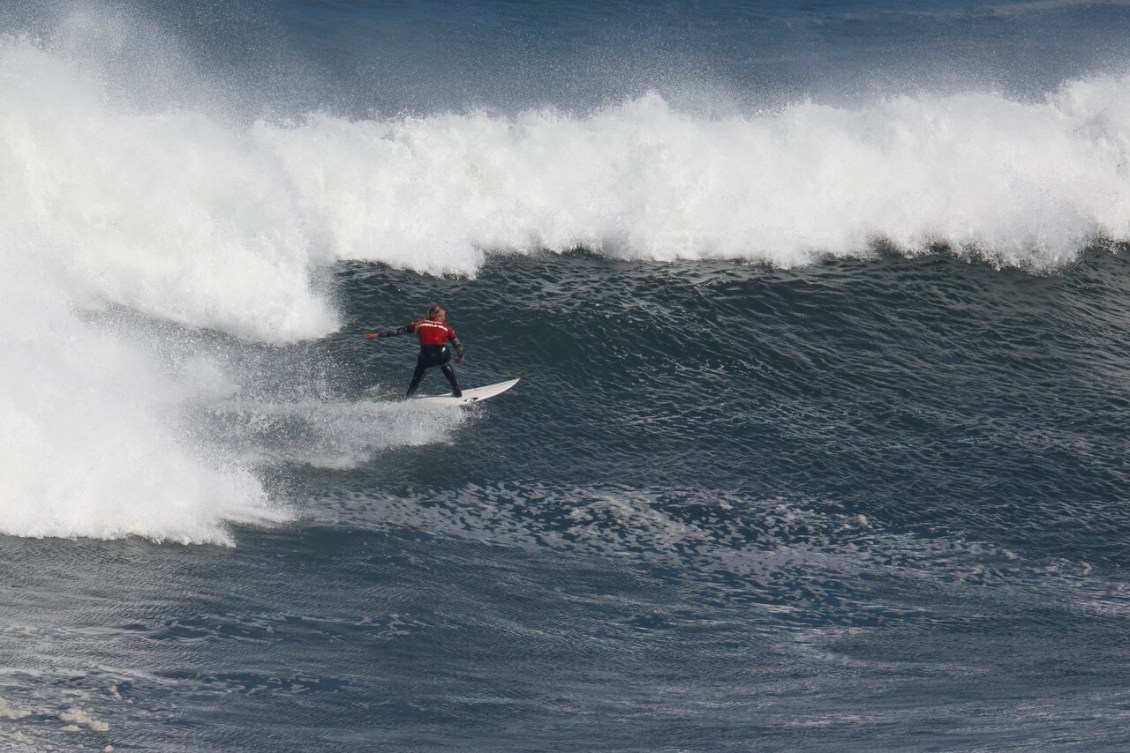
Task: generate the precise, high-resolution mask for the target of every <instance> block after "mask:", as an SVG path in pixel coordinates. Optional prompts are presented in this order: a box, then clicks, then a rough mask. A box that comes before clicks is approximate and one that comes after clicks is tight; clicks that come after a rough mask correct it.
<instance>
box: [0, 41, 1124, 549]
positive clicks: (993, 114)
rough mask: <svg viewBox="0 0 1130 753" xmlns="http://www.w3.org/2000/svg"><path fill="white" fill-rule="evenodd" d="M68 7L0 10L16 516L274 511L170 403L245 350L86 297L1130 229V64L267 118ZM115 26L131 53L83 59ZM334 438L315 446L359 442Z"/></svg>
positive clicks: (1072, 237) (1063, 258) (324, 315)
mask: <svg viewBox="0 0 1130 753" xmlns="http://www.w3.org/2000/svg"><path fill="white" fill-rule="evenodd" d="M85 23H87V24H90V23H95V22H93V21H90V20H89V19H87V20H86V21H85ZM65 36H66V38H68V39H75V38H83V39H86V40H87V42H86V46H85V47H83V49H82V51H81V54H76V53H75V52H74V50H73V49H72V48H71V47H68V46H67V45H66V44H62V45H55V44H53V43H51V42H40V41H36V40H33V39H30V38H27V37H21V36H0V206H2V207H3V213H2V215H0V249H2V250H0V345H2V346H3V348H4V352H5V362H4V365H3V366H2V367H0V457H3V458H4V467H3V473H0V530H2V531H4V532H7V533H12V534H18V535H28V536H44V535H59V536H76V535H81V536H103V537H104V536H120V535H144V536H149V537H152V538H155V539H174V540H182V541H227V540H228V536H229V534H228V533H227V532H226V528H225V526H226V524H228V523H230V522H232V521H248V520H250V521H255V520H262V521H269V520H277V519H279V518H280V517H285V515H286V513H285V512H283V511H280V510H278V509H276V508H275V507H274V506H273V505H272V504H271V502H270V500H268V498H267V495H266V493H265V492H264V490H263V488H262V486H261V485H260V483H259V482H258V480H257V479H256V477H255V475H254V473H253V472H252V471H251V470H249V469H248V468H247V467H245V465H243V464H240V463H237V462H233V461H232V460H231V459H230V458H226V459H222V452H221V451H219V450H217V447H220V446H221V445H220V444H219V443H217V442H214V441H211V440H210V438H209V437H207V436H203V437H201V436H198V435H190V433H189V432H188V431H186V429H185V426H184V425H183V422H182V421H181V420H180V416H181V413H182V409H183V407H184V406H185V405H186V404H189V403H191V402H192V401H196V400H200V399H203V398H205V397H209V396H211V395H212V393H214V392H215V391H216V389H218V388H217V387H216V385H221V387H222V385H224V384H226V383H228V382H230V383H232V384H238V383H241V382H242V381H244V376H245V375H240V374H229V373H226V372H225V369H226V368H228V367H225V366H223V365H222V361H221V360H217V359H213V358H212V357H211V354H210V353H209V352H208V351H207V348H206V347H205V348H203V349H202V350H201V351H200V352H198V353H187V354H185V355H184V357H181V358H180V359H179V360H178V361H177V363H179V364H180V370H179V371H178V370H177V369H175V368H170V362H169V359H168V358H167V357H166V355H167V354H165V353H163V351H164V349H165V347H166V346H165V345H164V344H162V343H161V342H160V340H159V339H158V338H157V337H156V336H146V335H144V334H143V335H140V336H139V334H138V332H137V331H136V330H135V331H132V332H131V333H130V334H124V333H123V331H121V330H119V329H116V328H114V327H113V326H109V325H107V324H106V322H105V321H104V320H103V318H98V317H94V318H92V317H91V316H90V314H91V312H97V311H103V312H113V311H127V312H136V313H139V314H141V315H143V316H144V317H148V318H149V319H152V320H155V321H158V322H172V323H175V324H177V325H180V326H182V327H184V328H188V329H189V330H193V329H210V330H216V331H219V332H223V333H226V334H227V335H230V336H233V337H235V338H239V339H242V340H248V341H254V342H264V343H269V344H277V345H282V344H287V343H292V342H295V341H298V340H303V339H309V338H317V337H320V336H323V335H325V334H327V333H330V332H333V331H334V330H335V329H337V328H338V327H339V325H340V322H339V319H338V314H337V312H336V310H335V308H334V306H333V304H332V301H331V299H330V297H329V294H328V291H326V290H325V289H323V288H322V286H320V285H319V284H318V281H319V279H321V278H322V277H323V276H324V274H325V272H326V270H327V269H328V268H329V267H330V266H331V265H332V264H333V263H335V262H336V261H338V260H371V261H375V262H383V263H386V264H389V265H393V266H397V267H402V268H407V269H412V270H417V271H420V272H425V273H432V274H442V273H458V274H468V275H473V274H474V273H475V272H476V271H477V270H478V269H479V268H480V267H481V265H482V264H483V263H484V259H485V254H486V253H488V252H499V253H502V254H506V253H509V254H526V253H533V252H538V251H542V250H550V251H558V252H560V251H566V250H570V249H574V248H577V247H585V248H588V249H590V250H592V251H595V252H598V253H603V254H607V255H610V256H615V257H621V258H628V259H647V260H672V259H700V258H727V259H740V260H749V261H755V262H763V263H768V264H773V265H779V266H786V267H787V266H792V265H798V264H805V263H812V262H814V261H817V260H818V259H819V258H820V257H821V256H823V255H866V254H868V253H869V250H870V249H871V248H872V247H873V244H874V243H875V242H876V241H883V242H887V243H890V244H894V245H895V246H896V247H898V248H901V249H902V250H904V251H905V252H907V253H917V252H921V251H923V250H925V249H927V248H929V247H930V246H931V245H932V244H936V243H944V244H949V245H951V246H952V247H955V248H958V249H965V250H969V251H970V252H971V253H977V254H982V255H984V256H986V257H988V258H990V259H991V260H993V261H994V262H996V263H1000V264H1004V265H1019V266H1024V267H1033V268H1039V269H1046V268H1049V267H1050V268H1054V267H1055V266H1057V265H1061V264H1063V263H1065V262H1067V261H1069V260H1071V259H1073V258H1075V257H1076V255H1077V254H1078V253H1079V252H1080V250H1081V248H1082V247H1083V245H1084V244H1085V243H1087V242H1088V241H1089V240H1091V239H1094V238H1106V239H1115V240H1126V239H1128V238H1130V209H1128V207H1130V76H1120V75H1107V76H1096V77H1094V78H1091V79H1088V80H1082V81H1072V82H1067V83H1065V84H1064V85H1063V86H1062V87H1061V88H1060V89H1059V90H1058V91H1056V92H1053V93H1051V94H1049V95H1048V96H1047V97H1046V98H1044V99H1043V100H1040V101H1032V102H1020V101H1011V100H1009V99H1006V98H1004V97H1001V96H998V95H995V94H992V93H969V94H963V95H946V96H940V95H930V94H915V95H907V96H904V97H900V98H891V99H886V100H882V101H876V102H874V103H872V104H871V105H870V106H867V107H861V108H858V109H842V108H834V107H829V106H824V105H821V104H819V103H815V102H801V103H798V104H795V105H793V106H790V107H786V108H783V109H779V110H775V111H767V112H760V113H748V114H746V115H742V116H730V117H702V116H698V115H692V114H688V113H684V112H680V111H677V110H675V109H673V108H672V107H670V106H669V105H668V104H667V103H666V102H665V101H664V99H663V97H662V96H661V95H659V94H657V93H649V94H646V95H643V96H641V97H639V98H637V99H634V100H631V101H627V102H624V103H622V104H619V105H615V106H610V107H607V108H606V109H603V110H599V111H595V112H589V113H573V112H566V111H560V110H556V109H553V108H540V109H531V110H529V111H527V112H525V113H521V114H518V115H514V116H510V115H501V114H492V113H490V112H482V111H481V112H467V113H448V114H435V115H427V116H418V117H412V116H398V117H392V118H372V119H368V120H352V119H347V118H342V117H335V116H333V115H329V114H325V113H312V114H307V115H304V116H301V117H298V118H295V119H292V120H285V121H284V120H280V119H270V120H268V119H261V120H258V121H254V122H251V121H247V120H240V119H239V118H232V117H228V116H224V117H221V116H220V115H219V114H218V112H214V111H211V110H210V109H209V108H208V107H205V106H197V105H199V102H200V101H202V100H201V98H200V97H198V96H195V94H198V92H195V93H194V96H193V97H189V98H182V99H181V100H178V99H177V97H176V96H175V95H176V93H175V92H172V93H170V95H169V96H168V97H166V98H161V97H155V98H154V99H153V100H152V101H150V102H148V103H146V102H139V101H138V98H137V97H136V96H134V97H127V98H122V95H121V93H122V92H127V91H131V87H130V81H129V80H123V79H122V78H121V77H122V76H127V77H128V75H129V72H130V66H131V65H132V66H133V67H134V68H141V67H144V66H145V65H146V61H145V59H144V57H145V56H144V55H138V56H137V60H136V61H134V62H133V63H129V62H128V61H126V62H122V59H121V57H122V56H121V54H120V52H121V46H122V45H123V44H124V42H123V41H122V40H121V39H119V38H118V37H116V36H115V35H113V34H109V35H101V36H100V35H97V34H92V35H83V34H76V33H75V32H74V30H73V28H72V29H71V30H70V31H69V32H68V34H67V35H65ZM103 38H106V39H108V40H109V41H106V42H105V44H107V45H110V46H114V45H117V47H116V48H115V50H116V51H111V52H112V53H113V54H114V55H116V57H115V61H116V63H115V65H114V66H109V67H106V66H103V67H99V66H98V65H96V64H92V62H94V63H96V62H97V56H98V43H99V42H98V40H100V39H103ZM90 40H94V41H93V42H91V41H90ZM111 52H108V53H107V55H110V54H111ZM166 68H167V66H166ZM163 70H164V69H163ZM150 74H151V72H150ZM138 75H139V76H141V72H140V71H139V72H138ZM161 75H162V76H163V77H165V78H169V79H170V80H175V77H172V76H171V75H170V72H169V71H168V70H164V73H162V74H161ZM114 77H118V78H114ZM147 80H148V81H149V84H148V87H147V89H146V90H147V91H149V90H153V89H154V88H155V87H154V86H153V85H152V84H153V82H152V75H149V78H148V79H147ZM193 86H194V87H198V86H199V81H198V80H197V79H194V81H193ZM189 100H191V101H192V102H193V103H195V104H194V105H193V106H187V105H185V102H186V101H189ZM229 115H230V114H229ZM110 318H111V319H112V316H111V317H110ZM201 370H203V372H205V373H207V375H208V377H209V378H208V379H205V380H202V381H201V380H199V379H196V378H195V377H194V374H197V375H198V374H199V373H200V372H201ZM333 420H334V421H337V422H339V423H344V424H349V423H350V421H349V420H344V421H343V420H342V419H341V417H340V416H339V417H337V418H335V419H333ZM388 431H389V432H391V434H390V435H389V436H387V437H381V438H379V439H377V438H374V437H369V439H368V440H367V441H369V443H370V445H371V446H374V447H376V446H389V445H392V444H396V443H397V442H398V441H399V440H398V439H397V437H399V436H400V435H401V433H403V437H402V439H403V443H413V442H417V441H420V440H419V437H420V428H419V427H407V428H404V427H401V429H398V428H397V427H396V426H390V427H389V429H388ZM424 434H425V435H427V436H428V437H431V438H432V439H436V436H435V435H434V433H433V432H430V431H424ZM442 435H443V431H442V430H441V431H440V436H439V437H438V439H439V440H442ZM429 441H431V440H429ZM332 445H333V442H332V438H331V439H329V440H325V441H323V442H321V444H320V445H319V446H320V447H332ZM346 450H348V451H347V452H344V453H338V451H337V450H332V451H331V452H330V453H329V455H327V457H326V458H323V462H325V463H326V464H330V465H333V464H335V463H344V462H349V463H355V462H361V461H360V460H359V459H358V455H357V452H356V450H357V448H356V447H353V448H352V449H350V448H346ZM335 453H336V454H335ZM264 454H266V455H270V454H271V453H269V452H268V453H264ZM284 454H286V453H284ZM362 454H363V453H362ZM330 456H333V457H337V458H339V460H334V459H333V457H330ZM346 456H348V457H349V458H350V459H349V460H348V461H346V460H341V458H345V457H346Z"/></svg>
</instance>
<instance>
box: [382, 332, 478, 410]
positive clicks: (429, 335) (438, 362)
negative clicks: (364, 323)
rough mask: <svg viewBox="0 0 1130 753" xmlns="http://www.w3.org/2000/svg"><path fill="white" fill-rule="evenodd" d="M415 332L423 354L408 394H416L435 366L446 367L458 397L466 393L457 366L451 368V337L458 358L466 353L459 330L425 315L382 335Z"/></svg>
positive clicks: (449, 380)
mask: <svg viewBox="0 0 1130 753" xmlns="http://www.w3.org/2000/svg"><path fill="white" fill-rule="evenodd" d="M413 332H414V333H415V334H416V338H417V339H418V340H419V341H420V355H419V357H418V358H417V359H416V371H415V372H414V373H413V374H412V382H411V383H410V384H409V385H408V395H409V396H412V395H415V394H416V389H417V388H418V387H419V386H420V380H422V379H423V378H424V374H426V373H427V371H428V369H430V368H432V367H433V366H439V367H440V368H441V369H442V370H443V375H444V376H445V377H447V381H448V382H450V383H451V391H452V394H454V395H455V397H462V396H463V391H462V390H460V389H459V382H457V381H456V380H455V369H453V368H451V364H450V363H449V362H450V361H451V351H450V350H449V349H448V347H447V343H448V341H449V340H450V341H451V344H452V345H454V346H455V355H456V357H457V358H462V357H463V344H462V343H460V342H459V338H458V337H456V336H455V330H453V329H452V328H451V327H448V326H447V325H446V324H444V323H443V322H440V321H436V320H435V319H422V320H420V321H418V322H411V323H409V324H405V325H404V326H403V327H397V328H396V329H390V330H386V331H384V332H381V333H380V336H381V337H394V336H396V335H407V334H410V333H413Z"/></svg>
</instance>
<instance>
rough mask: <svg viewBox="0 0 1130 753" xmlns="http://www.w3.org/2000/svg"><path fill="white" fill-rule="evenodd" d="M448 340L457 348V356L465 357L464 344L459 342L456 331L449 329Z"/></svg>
mask: <svg viewBox="0 0 1130 753" xmlns="http://www.w3.org/2000/svg"><path fill="white" fill-rule="evenodd" d="M447 339H448V340H450V341H451V344H452V345H454V346H455V355H456V356H457V357H458V358H462V357H463V343H461V342H459V338H458V337H457V336H456V335H455V330H453V329H452V328H451V327H448V328H447Z"/></svg>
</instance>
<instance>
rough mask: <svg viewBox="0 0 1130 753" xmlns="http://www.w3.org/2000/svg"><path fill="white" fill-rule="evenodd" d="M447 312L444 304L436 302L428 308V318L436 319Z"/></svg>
mask: <svg viewBox="0 0 1130 753" xmlns="http://www.w3.org/2000/svg"><path fill="white" fill-rule="evenodd" d="M446 313H447V311H446V310H445V309H444V308H443V306H440V305H439V304H438V303H437V304H434V305H432V306H430V307H429V308H428V318H429V319H435V318H436V317H437V316H439V315H440V314H446Z"/></svg>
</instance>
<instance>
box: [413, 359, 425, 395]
mask: <svg viewBox="0 0 1130 753" xmlns="http://www.w3.org/2000/svg"><path fill="white" fill-rule="evenodd" d="M426 373H428V362H427V361H425V360H424V357H423V356H420V358H417V359H416V370H415V371H414V372H412V382H411V383H410V384H409V385H408V397H412V396H413V395H415V394H416V390H417V389H419V387H420V380H422V379H423V378H424V374H426Z"/></svg>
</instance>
